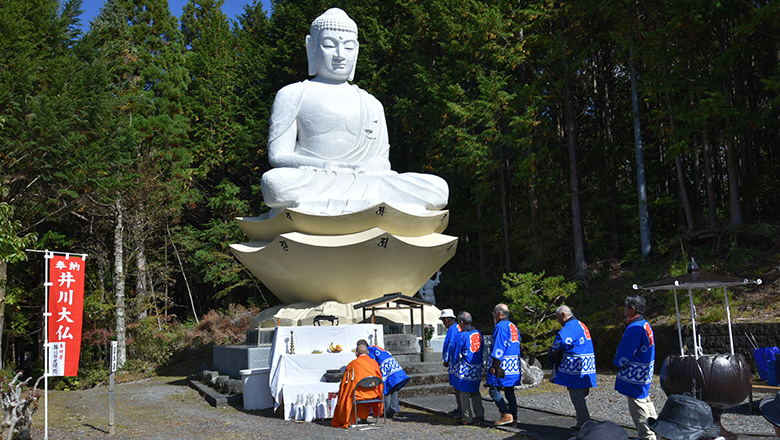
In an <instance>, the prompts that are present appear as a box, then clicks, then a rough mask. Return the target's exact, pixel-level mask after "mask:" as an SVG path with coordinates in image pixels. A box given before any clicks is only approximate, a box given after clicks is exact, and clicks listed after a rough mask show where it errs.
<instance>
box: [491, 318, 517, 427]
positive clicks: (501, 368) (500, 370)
mask: <svg viewBox="0 0 780 440" xmlns="http://www.w3.org/2000/svg"><path fill="white" fill-rule="evenodd" d="M493 322H494V323H495V325H496V327H495V329H494V330H493V349H492V350H491V351H490V356H491V359H490V368H488V372H487V375H486V381H487V385H488V391H489V392H490V397H491V398H492V399H493V402H495V403H496V406H498V411H499V412H500V413H501V418H500V419H498V420H496V421H495V422H493V424H494V425H496V426H503V425H511V426H517V398H516V397H515V387H516V386H518V385H520V378H521V372H520V332H518V331H517V327H516V326H515V325H514V324H513V323H511V322H510V321H509V307H507V305H506V304H498V305H496V306H495V307H494V308H493ZM502 390H503V391H504V396H502V395H501V391H502ZM504 397H506V401H505V399H504Z"/></svg>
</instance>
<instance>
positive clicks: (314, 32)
mask: <svg viewBox="0 0 780 440" xmlns="http://www.w3.org/2000/svg"><path fill="white" fill-rule="evenodd" d="M326 29H327V30H331V31H339V32H352V33H354V34H355V36H357V34H358V27H357V24H355V21H354V20H352V19H351V18H349V15H347V13H346V12H344V11H343V10H341V9H339V8H330V9H328V10H327V11H325V12H324V13H323V14H322V15H320V16H319V17H317V18H315V19H314V21H312V22H311V29H310V30H309V33H310V35H311V36H312V37H314V38H315V40H316V38H317V37H319V33H320V31H324V30H326Z"/></svg>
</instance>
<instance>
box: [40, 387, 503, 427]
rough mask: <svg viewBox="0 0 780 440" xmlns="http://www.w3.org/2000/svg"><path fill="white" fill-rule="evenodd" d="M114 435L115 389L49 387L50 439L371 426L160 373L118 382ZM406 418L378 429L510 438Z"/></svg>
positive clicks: (405, 413)
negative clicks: (246, 406)
mask: <svg viewBox="0 0 780 440" xmlns="http://www.w3.org/2000/svg"><path fill="white" fill-rule="evenodd" d="M40 403H41V405H40V408H39V411H38V412H37V413H36V414H35V419H34V420H35V421H34V423H33V432H32V436H33V438H34V439H42V438H44V433H43V431H44V426H43V425H44V414H43V402H42V401H41V402H40ZM115 407H116V412H115V426H114V430H115V431H114V432H115V433H114V435H110V434H109V426H108V411H109V390H108V387H101V388H96V389H91V390H81V391H53V392H50V393H49V438H50V439H52V440H72V439H73V440H76V439H78V440H93V439H145V440H146V439H150V440H154V439H160V440H200V439H203V440H232V439H274V440H277V439H294V440H300V439H304V438H305V439H365V438H367V436H378V435H380V434H375V433H374V431H373V430H368V431H359V430H357V429H337V428H331V427H330V424H329V422H330V421H327V422H314V423H296V422H290V421H285V420H283V419H282V418H281V416H277V415H274V414H273V413H272V411H270V410H268V411H244V410H242V409H241V408H214V407H212V406H210V405H209V404H208V403H206V401H205V400H204V399H203V398H202V397H200V396H199V395H198V393H197V392H196V391H195V390H193V389H191V388H189V387H188V386H187V385H186V381H185V378H183V377H156V378H152V379H146V380H142V381H137V382H131V383H126V384H120V385H117V387H116V391H115ZM401 413H402V417H396V418H394V419H392V420H388V426H387V428H386V429H382V430H376V432H378V433H381V436H382V437H386V438H392V439H420V440H431V439H434V438H466V437H470V438H480V439H504V438H507V436H508V433H507V432H504V431H499V430H495V429H487V428H478V427H471V426H456V425H455V421H454V420H453V419H452V418H449V417H445V416H443V415H437V414H430V413H427V412H423V411H415V410H409V409H408V408H402V411H401Z"/></svg>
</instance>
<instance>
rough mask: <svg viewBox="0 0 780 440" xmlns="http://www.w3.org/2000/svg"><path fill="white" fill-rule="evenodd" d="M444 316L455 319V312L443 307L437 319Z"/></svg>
mask: <svg viewBox="0 0 780 440" xmlns="http://www.w3.org/2000/svg"><path fill="white" fill-rule="evenodd" d="M444 318H452V319H455V312H453V311H452V309H444V310H442V311H441V316H439V319H444Z"/></svg>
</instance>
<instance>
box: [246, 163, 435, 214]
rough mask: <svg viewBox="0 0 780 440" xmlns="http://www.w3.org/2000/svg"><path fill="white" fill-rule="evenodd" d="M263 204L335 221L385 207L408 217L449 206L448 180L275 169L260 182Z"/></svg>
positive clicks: (334, 171)
mask: <svg viewBox="0 0 780 440" xmlns="http://www.w3.org/2000/svg"><path fill="white" fill-rule="evenodd" d="M261 187H262V191H263V199H264V201H265V204H266V205H268V206H269V207H271V208H272V209H273V210H274V211H279V210H282V209H284V208H298V209H302V210H305V211H307V212H311V213H314V214H324V215H336V214H344V213H350V212H357V211H361V210H363V209H365V208H367V207H369V206H372V205H375V204H378V203H387V204H389V205H392V206H393V207H395V208H397V209H400V210H403V211H405V212H408V213H416V212H422V211H425V210H439V209H442V208H444V207H445V206H446V205H447V198H448V196H449V189H448V187H447V183H446V182H445V181H444V179H442V178H440V177H438V176H434V175H430V174H421V173H403V174H398V173H395V172H392V171H390V172H384V173H381V174H361V173H350V172H342V171H336V170H325V169H321V168H313V167H303V168H274V169H271V170H269V171H267V172H266V173H265V174H263V177H262V180H261Z"/></svg>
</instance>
